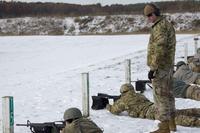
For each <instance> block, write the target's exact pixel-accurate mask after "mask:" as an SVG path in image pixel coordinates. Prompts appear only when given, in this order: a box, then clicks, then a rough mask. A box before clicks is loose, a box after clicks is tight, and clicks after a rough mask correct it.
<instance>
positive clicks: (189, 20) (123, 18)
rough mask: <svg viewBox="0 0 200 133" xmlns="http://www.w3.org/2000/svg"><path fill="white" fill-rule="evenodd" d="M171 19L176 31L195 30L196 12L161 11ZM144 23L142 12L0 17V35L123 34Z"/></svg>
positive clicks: (199, 14) (198, 15) (144, 28)
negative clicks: (74, 15)
mask: <svg viewBox="0 0 200 133" xmlns="http://www.w3.org/2000/svg"><path fill="white" fill-rule="evenodd" d="M164 15H165V16H166V17H167V19H169V20H170V21H172V22H173V24H174V27H175V30H176V31H192V30H196V31H198V30H199V26H197V25H194V22H195V21H198V20H199V19H200V12H195V13H187V12H186V13H173V14H169V13H166V14H164ZM150 26H151V25H147V20H146V18H145V17H144V15H132V14H131V15H106V16H105V15H104V16H77V17H64V18H60V17H22V18H5V19H0V34H3V35H57V34H59V35H61V34H64V35H84V34H90V35H94V34H117V33H120V34H123V33H132V32H136V31H139V32H141V31H142V32H144V31H147V29H149V27H150Z"/></svg>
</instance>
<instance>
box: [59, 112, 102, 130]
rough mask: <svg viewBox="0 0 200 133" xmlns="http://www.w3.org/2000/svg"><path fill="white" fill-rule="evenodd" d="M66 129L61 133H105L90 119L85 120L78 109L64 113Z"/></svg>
mask: <svg viewBox="0 0 200 133" xmlns="http://www.w3.org/2000/svg"><path fill="white" fill-rule="evenodd" d="M63 118H64V122H65V128H64V129H63V130H62V131H61V133H103V131H102V130H101V129H100V128H99V127H98V126H97V125H96V124H95V123H94V122H93V121H92V120H90V119H87V118H84V117H83V116H82V113H81V111H80V110H79V109H78V108H69V109H67V110H66V111H65V113H64V116H63Z"/></svg>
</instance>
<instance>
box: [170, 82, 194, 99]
mask: <svg viewBox="0 0 200 133" xmlns="http://www.w3.org/2000/svg"><path fill="white" fill-rule="evenodd" d="M189 86H190V85H189V84H186V83H185V82H184V81H182V80H177V79H175V78H174V79H173V93H174V97H176V98H186V92H187V89H188V87H189Z"/></svg>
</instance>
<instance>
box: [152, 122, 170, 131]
mask: <svg viewBox="0 0 200 133" xmlns="http://www.w3.org/2000/svg"><path fill="white" fill-rule="evenodd" d="M150 133H170V130H169V121H162V122H161V123H159V124H158V130H156V131H153V132H150Z"/></svg>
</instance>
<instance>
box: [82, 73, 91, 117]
mask: <svg viewBox="0 0 200 133" xmlns="http://www.w3.org/2000/svg"><path fill="white" fill-rule="evenodd" d="M82 101H83V102H82V109H83V116H84V117H88V116H89V115H90V110H89V73H82Z"/></svg>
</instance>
